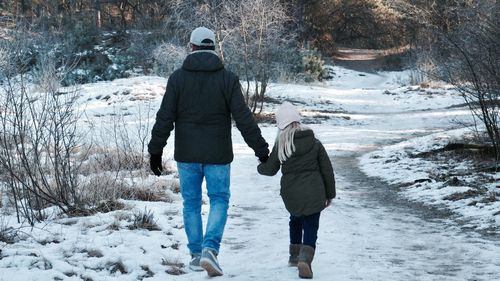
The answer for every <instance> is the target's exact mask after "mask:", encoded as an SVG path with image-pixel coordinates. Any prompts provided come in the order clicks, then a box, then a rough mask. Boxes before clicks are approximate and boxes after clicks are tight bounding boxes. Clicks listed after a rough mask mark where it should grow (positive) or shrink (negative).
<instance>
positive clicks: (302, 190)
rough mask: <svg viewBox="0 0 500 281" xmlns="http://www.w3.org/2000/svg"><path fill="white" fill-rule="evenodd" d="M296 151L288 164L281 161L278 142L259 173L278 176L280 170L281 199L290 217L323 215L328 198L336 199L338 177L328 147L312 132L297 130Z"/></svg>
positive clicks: (259, 168)
mask: <svg viewBox="0 0 500 281" xmlns="http://www.w3.org/2000/svg"><path fill="white" fill-rule="evenodd" d="M293 142H294V144H295V152H294V153H293V154H292V156H291V157H290V158H288V159H287V160H286V161H285V162H283V163H280V160H279V159H278V147H277V142H276V143H275V144H274V147H273V151H272V152H271V155H270V156H269V160H267V162H266V163H261V164H260V165H259V166H258V167H257V170H258V172H259V173H260V174H262V175H266V176H274V175H276V173H277V172H278V171H279V170H280V168H281V172H282V174H283V176H282V177H281V190H280V194H281V198H282V199H283V202H284V203H285V207H286V209H287V210H288V212H290V214H292V215H294V216H297V217H300V216H308V215H312V214H314V213H317V212H321V211H322V210H323V209H324V208H325V203H326V200H327V199H332V198H335V195H336V194H335V175H334V173H333V168H332V163H331V162H330V158H329V157H328V154H327V153H326V150H325V148H324V147H323V145H322V144H321V142H320V141H319V140H317V139H316V138H315V137H314V133H313V131H311V130H305V131H297V132H295V136H294V138H293Z"/></svg>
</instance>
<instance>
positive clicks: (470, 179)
mask: <svg viewBox="0 0 500 281" xmlns="http://www.w3.org/2000/svg"><path fill="white" fill-rule="evenodd" d="M492 155H493V147H492V146H488V145H483V144H475V143H466V142H463V143H457V142H454V143H449V144H448V145H446V146H444V147H442V148H439V149H434V150H431V151H427V152H422V153H418V154H415V155H412V157H415V158H424V159H427V160H429V161H432V162H434V163H437V164H439V166H440V169H438V170H436V171H435V172H434V173H432V174H431V176H430V177H431V178H430V179H426V180H429V181H434V182H440V183H442V184H443V187H446V186H467V187H470V188H471V189H469V190H467V191H465V192H456V193H453V194H451V195H448V196H446V197H445V198H444V199H445V200H450V201H459V200H464V199H471V202H470V203H469V205H477V204H479V203H484V204H487V203H492V202H495V201H498V200H499V199H500V188H499V187H498V186H497V187H496V188H495V189H496V190H494V191H492V190H491V189H489V188H488V187H487V186H489V185H490V184H492V183H495V173H496V168H495V164H494V159H493V157H492ZM463 163H466V165H461V164H463ZM498 214H500V212H499V213H497V214H496V215H498Z"/></svg>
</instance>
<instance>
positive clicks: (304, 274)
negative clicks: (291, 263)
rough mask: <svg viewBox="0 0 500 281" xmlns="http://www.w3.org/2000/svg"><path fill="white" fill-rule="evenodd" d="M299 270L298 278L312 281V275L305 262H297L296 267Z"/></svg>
mask: <svg viewBox="0 0 500 281" xmlns="http://www.w3.org/2000/svg"><path fill="white" fill-rule="evenodd" d="M297 267H298V268H299V277H300V278H304V279H312V278H313V273H312V270H311V268H310V267H309V265H308V264H307V263H305V262H299V264H298V265H297Z"/></svg>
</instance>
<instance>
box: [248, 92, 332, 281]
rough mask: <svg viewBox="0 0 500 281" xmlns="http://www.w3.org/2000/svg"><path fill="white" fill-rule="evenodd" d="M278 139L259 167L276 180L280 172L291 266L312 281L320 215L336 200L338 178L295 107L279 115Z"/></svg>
mask: <svg viewBox="0 0 500 281" xmlns="http://www.w3.org/2000/svg"><path fill="white" fill-rule="evenodd" d="M276 123H277V125H278V129H279V130H278V137H277V138H276V142H275V144H274V147H273V150H272V152H271V154H270V155H269V159H268V160H267V161H266V162H265V163H260V164H259V166H258V167H257V170H258V171H259V173H260V174H262V175H266V176H274V175H276V173H277V172H278V171H279V169H280V168H281V173H282V174H283V175H282V177H281V191H280V194H281V197H282V198H283V202H284V203H285V207H286V209H287V210H288V212H290V223H289V226H290V258H289V261H288V265H289V266H297V267H298V269H299V277H300V278H312V277H313V273H312V269H311V262H312V260H313V257H314V252H315V249H316V239H317V238H318V236H317V233H318V227H319V216H320V212H321V211H322V210H323V209H324V208H326V207H328V206H329V205H330V203H331V200H332V199H333V198H335V177H334V174H333V168H332V164H331V162H330V159H329V158H328V154H327V153H326V150H325V148H324V147H323V145H322V144H321V142H320V141H319V140H317V139H316V138H315V137H314V133H313V131H312V130H311V129H309V128H307V127H305V126H303V125H302V124H301V123H300V114H299V112H298V111H297V109H296V108H295V106H293V105H292V104H290V103H288V102H285V103H283V104H282V105H281V106H280V108H279V109H278V111H277V112H276Z"/></svg>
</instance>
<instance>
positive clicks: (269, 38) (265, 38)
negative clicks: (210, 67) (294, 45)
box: [231, 0, 291, 113]
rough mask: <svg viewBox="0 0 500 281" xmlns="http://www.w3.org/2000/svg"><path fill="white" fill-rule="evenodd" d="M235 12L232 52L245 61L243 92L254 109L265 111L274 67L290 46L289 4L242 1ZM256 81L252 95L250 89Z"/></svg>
mask: <svg viewBox="0 0 500 281" xmlns="http://www.w3.org/2000/svg"><path fill="white" fill-rule="evenodd" d="M235 4H237V6H236V7H233V9H232V11H233V13H235V20H234V21H235V23H236V24H237V31H236V32H235V33H234V35H233V36H232V37H231V42H232V48H233V55H234V56H236V59H235V60H236V61H238V62H242V66H243V68H242V70H241V71H242V73H243V77H244V79H245V80H246V85H245V87H244V93H245V96H246V99H247V103H248V105H249V106H250V108H251V110H252V112H254V113H256V112H257V109H259V112H261V111H262V107H263V102H264V96H265V93H266V91H267V86H268V83H269V80H270V78H271V77H272V76H273V75H274V73H273V72H274V71H276V69H275V68H274V67H273V66H275V65H276V64H277V63H279V60H280V59H281V58H282V56H280V54H279V53H280V52H285V51H286V48H287V47H288V46H290V42H287V41H286V39H288V38H287V37H286V36H285V35H286V33H285V32H286V29H285V26H286V24H287V22H288V21H290V20H291V19H290V18H289V17H288V15H287V11H286V7H285V6H283V5H282V4H280V2H279V1H274V0H256V1H250V2H249V1H240V2H239V3H235ZM251 84H253V95H250V90H251V88H252V85H251Z"/></svg>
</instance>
